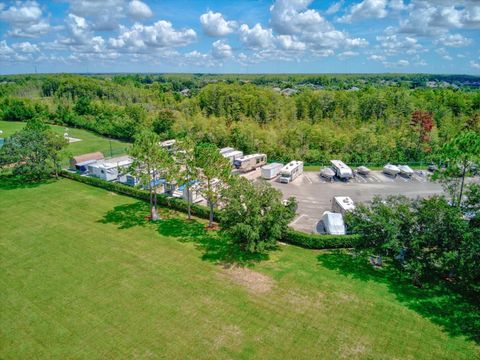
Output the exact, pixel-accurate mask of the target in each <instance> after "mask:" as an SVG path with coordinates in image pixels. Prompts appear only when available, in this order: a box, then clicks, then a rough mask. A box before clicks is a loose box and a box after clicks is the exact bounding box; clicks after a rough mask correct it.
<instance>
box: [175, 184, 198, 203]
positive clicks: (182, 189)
mask: <svg viewBox="0 0 480 360" xmlns="http://www.w3.org/2000/svg"><path fill="white" fill-rule="evenodd" d="M172 196H173V197H178V198H182V199H183V200H185V201H188V197H189V196H190V202H191V203H197V202H199V201H202V199H203V198H202V195H201V194H200V183H199V182H198V181H192V182H191V183H190V189H189V191H187V186H186V185H181V186H179V187H177V188H176V189H175V191H174V192H173V193H172Z"/></svg>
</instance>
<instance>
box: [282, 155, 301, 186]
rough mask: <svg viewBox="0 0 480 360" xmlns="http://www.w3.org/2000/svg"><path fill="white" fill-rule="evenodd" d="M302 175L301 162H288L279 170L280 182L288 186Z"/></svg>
mask: <svg viewBox="0 0 480 360" xmlns="http://www.w3.org/2000/svg"><path fill="white" fill-rule="evenodd" d="M302 173H303V161H295V160H294V161H290V162H289V163H288V164H287V165H285V166H284V167H283V168H282V169H281V170H280V182H281V183H284V184H288V183H289V182H292V181H293V180H295V179H296V178H297V177H299V176H300V175H301V174H302Z"/></svg>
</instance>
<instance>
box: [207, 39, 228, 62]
mask: <svg viewBox="0 0 480 360" xmlns="http://www.w3.org/2000/svg"><path fill="white" fill-rule="evenodd" d="M212 56H213V57H214V58H215V59H226V58H229V57H232V56H233V51H232V47H231V46H230V45H229V44H228V43H227V42H226V41H225V40H217V41H215V42H214V43H213V44H212Z"/></svg>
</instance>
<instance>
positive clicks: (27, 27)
mask: <svg viewBox="0 0 480 360" xmlns="http://www.w3.org/2000/svg"><path fill="white" fill-rule="evenodd" d="M0 20H2V21H5V22H6V23H8V24H9V25H10V29H9V31H8V32H7V35H9V36H13V37H24V38H35V37H39V36H41V35H45V34H46V33H48V31H49V30H50V24H49V22H48V21H47V19H45V18H43V13H42V9H41V8H40V5H39V4H38V3H37V2H36V1H17V2H15V3H14V5H11V6H10V7H8V8H5V6H4V5H3V4H2V7H1V8H0Z"/></svg>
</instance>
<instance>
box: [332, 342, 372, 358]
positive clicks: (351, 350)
mask: <svg viewBox="0 0 480 360" xmlns="http://www.w3.org/2000/svg"><path fill="white" fill-rule="evenodd" d="M367 351H368V348H367V346H366V344H365V343H363V342H361V341H360V342H353V343H345V344H343V345H342V346H341V347H340V349H339V354H338V355H339V357H340V358H341V359H363V358H365V357H366V356H365V355H366V353H367Z"/></svg>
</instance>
